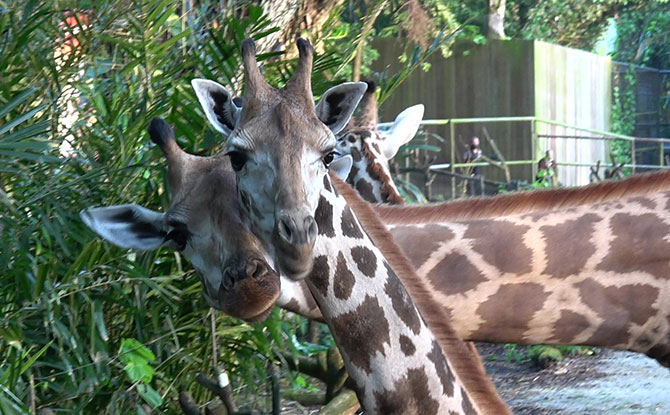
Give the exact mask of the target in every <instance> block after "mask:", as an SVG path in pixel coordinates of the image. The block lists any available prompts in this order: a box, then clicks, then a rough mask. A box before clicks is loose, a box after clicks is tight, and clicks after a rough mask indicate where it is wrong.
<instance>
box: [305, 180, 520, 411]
mask: <svg viewBox="0 0 670 415" xmlns="http://www.w3.org/2000/svg"><path fill="white" fill-rule="evenodd" d="M338 187H339V188H340V191H343V190H348V189H346V185H344V186H341V185H340V186H338ZM315 218H316V220H317V224H318V227H319V236H318V237H317V240H316V242H315V246H314V258H315V260H314V268H313V270H312V273H311V274H310V275H309V276H308V278H307V284H308V286H309V287H310V290H311V292H312V294H313V295H314V297H315V299H316V301H317V303H318V304H319V307H320V308H321V311H322V313H323V317H324V319H325V320H326V322H327V323H328V325H329V327H330V329H331V331H332V333H333V336H334V337H335V339H336V343H337V345H338V347H339V348H340V351H341V353H342V356H343V358H344V361H345V365H346V368H347V372H348V373H349V375H350V376H351V378H352V379H353V380H354V382H355V384H356V385H357V388H356V389H357V391H356V392H357V394H358V397H359V400H360V402H361V403H362V405H363V407H364V408H365V410H366V412H367V413H380V414H442V413H452V412H449V411H453V413H457V414H465V413H475V408H476V409H477V410H480V407H479V406H480V405H481V406H485V404H481V403H479V402H477V401H475V400H473V397H472V396H471V395H470V393H472V392H471V391H469V390H468V391H467V392H466V389H464V388H463V379H462V378H461V376H459V374H458V373H457V372H456V371H455V370H454V363H453V362H452V361H451V360H449V359H448V358H447V357H446V356H445V355H444V353H443V351H442V350H443V348H442V347H441V346H440V343H439V342H438V340H437V339H436V338H435V336H434V335H433V333H432V332H431V330H430V329H429V328H428V327H427V326H426V323H425V322H424V320H423V318H422V317H421V315H420V314H419V312H418V311H417V309H416V307H415V305H414V303H413V302H412V300H411V298H410V296H409V294H408V293H407V291H406V290H405V288H404V286H403V284H402V283H401V282H400V279H399V278H398V276H397V275H396V273H395V272H394V270H393V269H392V268H391V266H390V265H389V263H388V262H387V260H386V259H385V258H384V256H383V255H382V254H381V252H380V251H379V249H378V248H377V247H376V246H375V245H374V243H373V242H372V240H370V238H369V237H368V234H367V233H366V231H364V230H363V228H362V227H361V226H360V223H359V221H358V219H357V217H356V215H355V214H354V212H353V211H352V210H351V209H350V207H349V206H348V205H347V202H346V201H345V200H344V198H342V197H341V196H339V193H338V191H337V190H336V189H335V188H334V187H333V185H332V184H331V182H330V180H328V178H326V180H325V182H324V190H323V191H322V194H321V200H320V201H319V207H318V209H317V212H316V215H315ZM366 229H367V227H366ZM407 268H408V269H410V267H409V265H407ZM437 312H438V313H439V310H438V311H437ZM441 320H442V321H443V324H446V325H447V326H448V322H447V319H446V317H445V318H443V319H441ZM460 345H461V346H462V343H460ZM445 352H448V350H445ZM466 356H469V355H467V352H466ZM482 379H483V380H485V378H482ZM485 386H486V382H485V381H484V387H483V388H484V389H486V387H485ZM490 393H491V395H492V399H491V400H493V401H496V399H497V398H496V396H497V395H495V393H494V392H490ZM496 403H498V404H499V408H502V409H500V410H499V411H497V412H495V413H507V412H506V408H505V406H504V404H503V403H502V401H496ZM478 404H479V405H478ZM489 413H491V412H489Z"/></svg>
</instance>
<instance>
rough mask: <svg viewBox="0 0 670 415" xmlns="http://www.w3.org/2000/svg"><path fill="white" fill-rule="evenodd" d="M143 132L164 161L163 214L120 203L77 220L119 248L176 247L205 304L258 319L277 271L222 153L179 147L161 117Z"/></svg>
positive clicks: (275, 291) (275, 285)
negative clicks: (166, 203)
mask: <svg viewBox="0 0 670 415" xmlns="http://www.w3.org/2000/svg"><path fill="white" fill-rule="evenodd" d="M150 134H151V135H152V139H153V140H154V141H155V142H157V143H159V144H160V145H161V148H162V149H163V151H164V152H165V154H166V156H167V159H168V177H169V182H170V188H171V193H172V202H171V206H170V209H169V210H168V211H167V213H159V212H154V211H151V210H149V209H146V208H143V207H140V206H136V205H121V206H110V207H103V208H94V209H87V210H85V211H82V213H81V217H82V219H83V220H84V222H85V223H86V224H87V225H88V226H89V227H90V228H91V229H93V230H94V231H96V232H97V233H98V234H99V235H101V236H102V237H103V238H105V239H107V240H108V241H110V242H112V243H114V244H115V245H118V246H121V247H124V248H133V249H138V250H149V249H157V248H159V247H160V246H162V245H167V246H170V247H172V248H173V249H176V250H177V251H181V252H183V254H184V256H185V257H186V258H188V259H189V261H190V262H191V263H192V264H193V266H194V267H195V268H196V270H197V271H198V272H199V275H200V278H201V280H202V283H203V288H204V294H205V298H206V300H207V302H208V303H209V305H210V306H212V307H214V308H217V309H219V310H221V311H223V312H225V313H227V314H229V315H231V316H234V317H238V318H242V319H245V320H249V321H258V320H262V319H264V318H265V317H266V316H267V315H268V314H269V312H270V311H271V309H272V307H273V306H274V304H275V301H276V300H277V299H278V297H279V294H280V283H279V276H278V275H277V274H276V273H275V271H274V270H273V269H272V268H271V267H270V265H268V261H267V259H266V258H267V254H266V252H265V250H264V249H263V247H262V244H261V241H260V240H259V239H258V238H257V237H256V236H255V235H254V234H253V233H252V232H251V231H250V226H251V224H250V222H249V220H248V219H247V215H246V214H245V212H244V211H243V210H242V208H241V207H240V205H239V204H238V202H237V198H235V176H234V173H233V171H232V169H231V168H230V166H229V165H228V164H227V163H225V162H221V160H220V159H221V157H195V156H191V155H188V154H186V153H184V152H183V151H181V150H180V149H179V148H178V147H177V145H176V142H175V141H174V138H173V137H172V131H171V129H170V128H169V126H167V123H165V122H164V121H162V120H159V121H156V120H154V122H152V128H151V129H150Z"/></svg>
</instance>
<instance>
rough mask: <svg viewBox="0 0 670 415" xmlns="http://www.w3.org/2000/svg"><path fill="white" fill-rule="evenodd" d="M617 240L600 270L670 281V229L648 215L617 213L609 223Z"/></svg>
mask: <svg viewBox="0 0 670 415" xmlns="http://www.w3.org/2000/svg"><path fill="white" fill-rule="evenodd" d="M610 229H611V232H612V234H613V235H614V240H613V241H612V243H611V245H610V250H609V253H608V254H607V255H606V256H605V258H603V260H602V262H601V263H600V264H598V266H597V269H599V270H603V271H614V272H617V273H630V272H635V271H643V272H647V273H649V274H651V275H653V276H654V277H656V278H662V279H665V280H667V279H670V266H669V264H668V262H669V261H670V242H668V241H666V240H664V238H665V237H667V236H668V234H670V226H668V225H666V224H665V223H664V222H662V221H661V220H660V219H659V217H658V216H656V215H654V214H651V213H645V214H643V215H631V214H629V213H617V214H616V215H614V216H612V219H611V220H610Z"/></svg>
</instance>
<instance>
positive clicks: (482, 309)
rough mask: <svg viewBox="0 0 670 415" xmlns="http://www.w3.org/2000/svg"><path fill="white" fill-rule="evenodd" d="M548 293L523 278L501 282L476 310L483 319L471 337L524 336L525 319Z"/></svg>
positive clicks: (492, 339) (496, 340)
mask: <svg viewBox="0 0 670 415" xmlns="http://www.w3.org/2000/svg"><path fill="white" fill-rule="evenodd" d="M547 297H549V293H547V292H545V291H544V289H543V288H542V285H540V284H536V283H531V282H524V283H518V284H503V285H501V286H500V288H498V291H496V292H495V293H494V294H493V295H491V296H489V298H488V300H486V301H484V302H483V303H481V304H480V305H479V307H477V311H476V312H477V314H478V315H479V316H480V317H481V318H482V319H483V320H484V322H483V323H482V324H481V325H480V326H479V328H478V329H477V331H476V332H475V333H473V335H472V336H471V337H472V340H479V339H486V341H488V342H494V343H506V342H508V339H523V338H524V333H525V331H526V330H528V322H529V321H530V319H531V318H532V317H533V315H534V314H535V313H536V312H537V311H539V310H541V309H542V306H543V305H544V302H545V301H546V300H547Z"/></svg>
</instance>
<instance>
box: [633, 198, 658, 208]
mask: <svg viewBox="0 0 670 415" xmlns="http://www.w3.org/2000/svg"><path fill="white" fill-rule="evenodd" d="M630 201H631V202H635V203H638V204H639V205H640V206H642V207H644V208H647V209H650V210H655V209H656V203H655V202H654V201H653V200H651V199H648V198H646V197H633V198H631V199H630Z"/></svg>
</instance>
